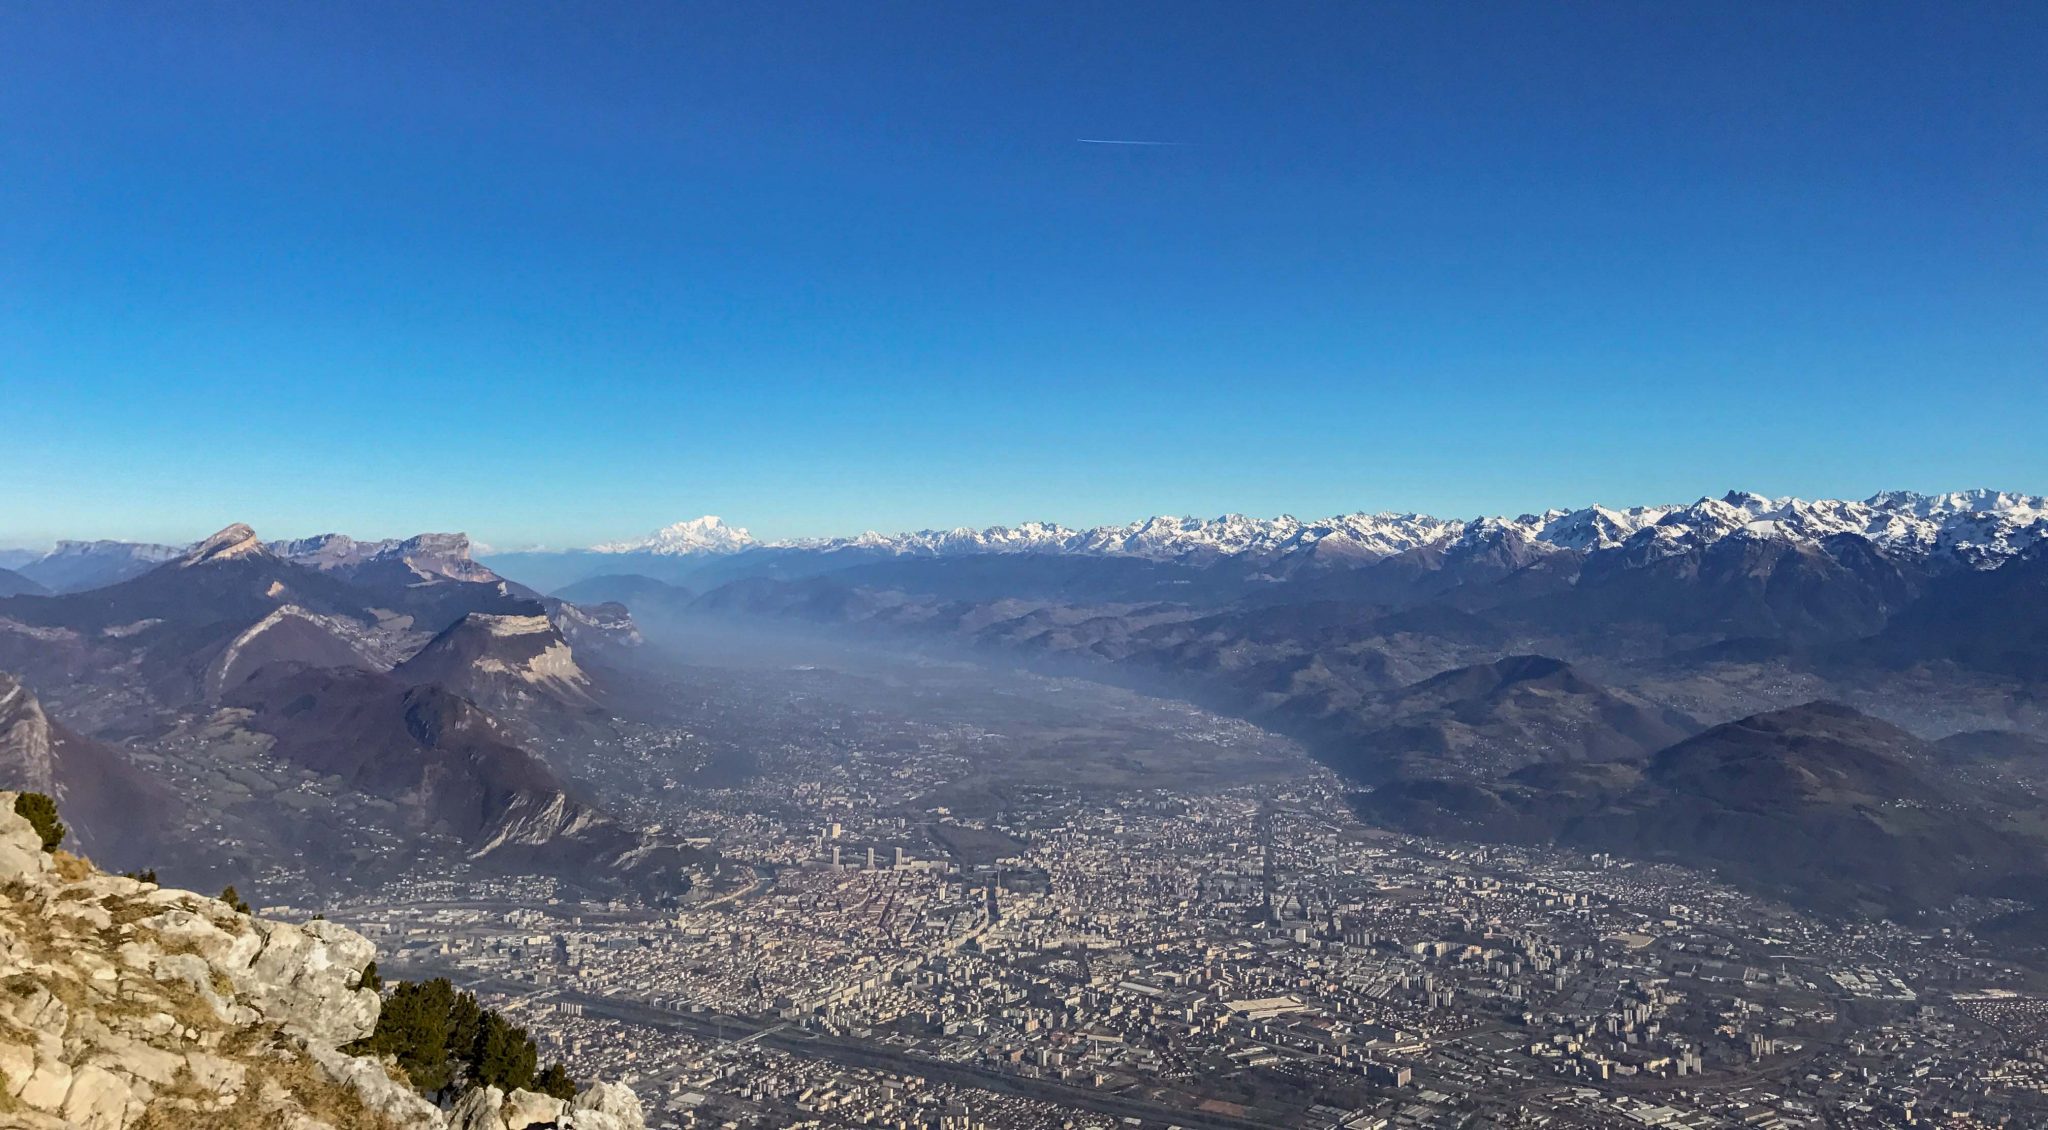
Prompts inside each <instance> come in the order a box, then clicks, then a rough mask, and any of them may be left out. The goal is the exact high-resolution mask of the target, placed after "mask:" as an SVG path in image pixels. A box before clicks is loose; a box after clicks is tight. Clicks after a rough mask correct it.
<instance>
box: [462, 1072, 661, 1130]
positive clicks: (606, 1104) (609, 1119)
mask: <svg viewBox="0 0 2048 1130" xmlns="http://www.w3.org/2000/svg"><path fill="white" fill-rule="evenodd" d="M646 1126H647V1118H646V1114H645V1113H644V1112H643V1111H642V1109H641V1107H640V1098H639V1096H637V1095H635V1094H634V1093H633V1092H632V1090H631V1088H628V1087H625V1086H623V1085H621V1084H618V1083H593V1084H591V1086H590V1087H589V1089H587V1090H585V1091H584V1092H583V1093H582V1094H579V1095H577V1096H576V1097H575V1098H573V1099H571V1100H569V1101H568V1102H563V1101H562V1100H561V1099H557V1098H552V1097H550V1096H547V1095H541V1094H536V1093H534V1092H532V1091H513V1092H512V1093H511V1094H509V1095H508V1094H506V1093H505V1092H503V1091H501V1090H499V1089H498V1088H496V1087H479V1088H477V1089H475V1090H473V1091H471V1092H469V1093H468V1094H466V1095H464V1096H462V1099H461V1100H460V1101H459V1102H457V1103H456V1104H455V1109H454V1110H452V1111H449V1112H448V1127H449V1130H646Z"/></svg>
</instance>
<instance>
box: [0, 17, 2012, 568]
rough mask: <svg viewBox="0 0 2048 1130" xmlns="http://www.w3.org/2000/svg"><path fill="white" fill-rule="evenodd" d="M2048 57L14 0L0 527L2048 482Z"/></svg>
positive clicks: (635, 521)
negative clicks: (1122, 143) (21, 0)
mask: <svg viewBox="0 0 2048 1130" xmlns="http://www.w3.org/2000/svg"><path fill="white" fill-rule="evenodd" d="M2044 58H2048V8H2044V7H2043V6H2042V5H2040V4H2037V3H2021V4H2009V5H2001V4H1995V3H1981V4H1963V5H1957V4H1941V5H1924V6H1920V5H1888V4H1875V5H1872V4H1841V5H1831V4H1802V5H1780V4H1768V5H1766V4H1756V5H1741V4H1724V3H1712V4H1699V5H1686V4H1677V3H1673V4H1641V3H1629V4H1614V5H1607V4H1598V3H1589V4H1573V5H1551V4H1528V5H1515V4H1506V3H1488V4H1477V5H1460V4H1453V3H1442V4H1436V3H1430V4H1423V3H1413V4H1395V5H1371V4H1328V5H1292V4H1279V5H1254V4H1237V5H1221V6H1210V5H1202V4H1186V3H1173V4H1163V5H1156V6H1154V5H1141V4H1135V3H1116V4H1107V5H1079V4H1075V5H1064V6H1060V5H1037V4H1025V5H982V4H969V5H961V4H931V5H912V4H841V3H832V4H820V5H802V4H773V5H771V4H759V3H744V4H716V3H707V4H670V3H659V4H647V5H638V4H597V3H593V4H577V5H559V4H546V5H521V4H490V5H482V4H478V5H470V6H455V5H445V4H431V3H429V4H403V5H389V6H386V5H378V4H369V3H347V4H342V3H336V4H325V5H321V4H289V5H270V4H254V3H249V4H238V5H227V6H211V5H205V4H181V5H175V6H166V5H156V6H145V7H136V6H133V5H119V6H99V5H95V4H90V3H76V4H49V5H30V4H17V5H7V6H4V7H0V121H4V122H5V123H6V125H5V128H0V404H5V406H6V409H7V413H6V421H5V424H4V430H0V480H4V483H5V489H6V504H5V505H4V506H0V544H5V543H9V542H13V543H30V542H37V541H42V540H45V539H49V538H54V537H58V536H120V537H142V538H154V539H163V540H183V539H188V538H192V537H196V536H198V535H200V534H203V533H205V532H207V531H208V530H211V529H212V528H215V527H217V526H220V525H222V524H224V523H226V522H228V521H231V520H243V521H248V522H251V523H253V524H255V525H256V526H257V528H258V529H259V530H260V531H263V532H265V533H266V534H271V535H276V536H285V535H298V534H305V533H311V532H317V531H323V530H329V529H340V530H347V531H350V532H355V533H358V534H362V535H366V536H368V535H385V534H398V533H407V532H412V531H415V530H421V529H466V530H468V531H470V532H471V533H473V534H475V535H477V536H479V537H482V538H484V539H487V540H489V541H491V542H494V543H498V544H501V545H517V544H526V543H535V542H541V543H548V544H555V545H565V544H585V543H589V542H591V541H596V540H601V539H605V538H610V537H617V536H624V535H629V534H634V533H639V532H642V531H645V530H647V529H650V528H653V527H655V526H658V525H662V524H665V523H667V522H670V521H674V520H677V519H680V518H686V517H691V516H694V515H697V514H700V513H717V514H721V515H723V516H725V517H726V518H727V519H728V520H729V521H733V522H736V523H740V524H744V525H747V526H750V527H751V528H753V530H754V531H755V532H756V533H757V534H762V535H766V536H781V535H791V534H835V533H852V532H858V531H859V530H862V529H866V528H878V529H884V530H893V529H900V528H914V527H923V526H941V525H943V526H950V525H956V524H970V525H981V524H987V523H994V522H1011V521H1018V520H1024V519H1030V518H1050V519H1057V520H1062V521H1065V522H1068V523H1070V524H1085V523H1094V522H1102V521H1114V520H1126V519H1129V518H1133V517H1137V516H1140V515H1143V514H1147V513H1153V512H1162V511H1163V512H1191V513H1201V514H1215V513H1220V512H1224V511H1242V512H1248V513H1256V514H1274V513H1281V512H1292V513H1296V514H1301V515H1312V514H1313V515H1320V514H1325V513H1331V512H1337V511H1345V510H1354V509H1383V508H1393V509H1418V510H1426V511H1432V512H1438V513H1445V514H1453V515H1462V514H1473V513H1495V512H1515V511H1521V510H1526V509H1537V508H1541V507H1542V506H1544V505H1546V504H1583V503H1587V502H1593V501H1602V502H1609V503H1615V504H1628V503H1639V502H1652V501H1669V500H1680V499H1691V498H1694V497H1698V496H1699V495H1701V494H1703V493H1715V494H1718V493H1719V492H1721V491H1723V490H1726V489H1728V488H1731V487H1741V488H1746V489H1754V490H1758V491H1762V492H1766V493H1801V494H1809V495H1819V494H1825V495H1859V496H1860V495H1862V494H1867V493H1869V492H1871V491H1873V490H1876V489H1879V488H1884V487H1904V488H1915V489H1952V488H1961V487H1971V486H1995V487H1999V488H2003V489H2008V490H2025V491H2033V492H2048V454H2044V449H2043V444H2042V438H2041V437H2042V424H2043V421H2044V420H2048V267H2044V264H2048V206H2044V204H2043V201H2048V66H2043V65H2042V62H2041V60H2042V59H2044ZM1084 137H1086V138H1105V137H1106V138H1131V139H1145V140H1166V141H1176V142H1182V143H1184V144H1182V145H1178V146H1159V147H1114V146H1097V145H1084V144H1079V143H1077V141H1076V140H1075V139H1077V138H1084Z"/></svg>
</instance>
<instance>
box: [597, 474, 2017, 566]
mask: <svg viewBox="0 0 2048 1130" xmlns="http://www.w3.org/2000/svg"><path fill="white" fill-rule="evenodd" d="M1836 534H1853V535H1856V536H1859V537H1862V538H1865V539H1868V540H1869V541H1871V542H1872V543H1874V544H1875V545H1877V546H1879V547H1880V548H1882V549H1884V550H1886V551H1887V552H1891V553H1895V554H1899V555H1902V556H1908V557H1914V558H1925V557H1947V558H1953V559H1955V560H1956V561H1958V562H1959V563H1962V564H1966V565H1970V566H1973V567H1982V566H1987V565H1994V564H1997V563H1998V562H2000V561H2003V560H2005V559H2006V558H2008V557H2011V556H2012V555H2014V554H2016V553H2019V552H2020V551H2022V550H2024V549H2026V548H2027V547H2028V546H2030V545H2033V544H2034V543H2036V542H2039V541H2043V540H2048V498H2044V497H2041V496H2037V495H2024V494H2012V493H2007V492H2002V491H1990V490H1972V491H1957V492H1952V493H1948V494H1917V493H1913V492H1910V491H1886V492H1883V493H1880V494H1876V495H1872V496H1871V497H1870V498H1867V499H1864V500H1863V501H1861V502H1855V501H1847V500H1842V499H1819V500H1811V501H1809V500H1806V499H1800V498H1767V497H1765V496H1763V495H1758V494H1750V493H1747V492H1742V491H1734V492H1730V493H1729V494H1727V495H1724V496H1722V497H1721V498H1702V499H1700V500H1699V501H1698V502H1694V503H1691V504H1690V505H1671V506H1637V507H1630V508H1627V509H1610V508H1608V507H1604V506H1590V507H1585V508H1583V509H1577V510H1565V509H1555V510H1547V511H1544V512H1543V513H1541V514H1524V515H1522V516H1520V517H1517V518H1499V517H1494V518H1475V519H1469V520H1462V519H1445V518H1435V517H1431V516H1429V515H1426V514H1395V513H1378V514H1364V513H1358V514H1342V515H1338V516H1335V517H1331V518H1322V519H1317V520H1313V521H1304V520H1302V519H1299V518H1295V517H1292V516H1289V515H1282V516H1280V517H1278V518H1248V517H1246V516H1244V515H1241V514H1225V515H1223V516H1222V517H1219V518H1179V517H1166V516H1160V517H1152V518H1145V519H1142V520H1140V521H1136V522H1131V523H1129V524H1126V525H1115V526H1097V527H1095V528H1093V529H1086V530H1076V529H1071V528H1069V527H1066V526H1062V525H1058V524H1056V523H1047V522H1027V523H1024V524H1021V525H1017V526H991V527H988V528H986V529H969V528H965V527H962V528H958V529H951V530H919V531H916V532H912V533H901V534H880V533H874V532H869V533H865V534H861V535H859V536H858V537H849V538H805V539H794V540H786V541H761V540H757V539H756V538H754V537H753V536H752V535H750V534H748V533H747V531H746V530H745V529H742V528H739V527H735V526H728V525H726V524H725V523H724V522H722V521H721V520H719V519H718V518H715V517H709V516H707V517H703V518H698V519H695V520H693V521H689V522H679V523H677V524H675V525H673V526H669V527H666V528H664V529H662V530H659V531H656V532H655V533H653V534H651V535H649V536H647V537H644V538H638V539H632V540H628V541H617V542H609V543H606V544H604V545H599V546H594V547H592V551H593V552H596V553H607V554H652V555H657V556H687V555H696V554H731V553H738V552H741V551H745V550H765V549H782V550H811V551H823V552H830V551H837V550H861V551H867V552H870V553H877V554H885V555H896V556H913V557H940V556H958V555H968V554H984V553H1048V554H1077V555H1086V556H1102V557H1111V556H1122V557H1140V558H1146V559H1150V560H1158V561H1183V562H1200V561H1206V560H1214V559H1218V558H1225V557H1240V556H1247V555H1248V556H1249V557H1250V558H1251V559H1253V560H1261V559H1268V558H1271V559H1279V558H1284V557H1289V556H1292V555H1296V554H1302V553H1310V554H1314V555H1317V556H1327V557H1329V558H1330V559H1332V560H1343V559H1353V560H1360V561H1368V560H1376V559H1378V558H1382V557H1389V556H1392V555H1394V554H1397V553H1402V552H1404V551H1407V550H1413V549H1421V548H1424V547H1428V546H1441V547H1443V548H1445V549H1447V550H1448V549H1453V548H1455V547H1457V546H1458V545H1460V544H1461V543H1462V544H1473V543H1476V542H1482V541H1483V542H1498V541H1502V540H1506V541H1509V542H1519V543H1526V544H1528V545H1529V546H1530V548H1532V549H1534V550H1535V551H1537V552H1541V551H1542V549H1543V548H1546V547H1548V548H1555V549H1565V550H1575V551H1580V552H1587V551H1592V550H1602V549H1615V548H1620V547H1624V546H1626V547H1628V548H1630V549H1631V550H1633V551H1635V552H1636V553H1637V554H1639V555H1640V556H1641V557H1642V558H1644V559H1646V560H1649V559H1655V558H1658V557H1663V556H1668V555H1670V554H1675V553H1680V552H1684V551H1685V550H1687V549H1689V548H1696V547H1700V546H1704V545H1709V544H1712V543H1714V542H1718V541H1720V540H1722V539H1724V538H1730V537H1752V538H1782V539H1786V540H1790V541H1796V542H1817V541H1820V540H1822V539H1824V538H1827V537H1830V536H1832V535H1836Z"/></svg>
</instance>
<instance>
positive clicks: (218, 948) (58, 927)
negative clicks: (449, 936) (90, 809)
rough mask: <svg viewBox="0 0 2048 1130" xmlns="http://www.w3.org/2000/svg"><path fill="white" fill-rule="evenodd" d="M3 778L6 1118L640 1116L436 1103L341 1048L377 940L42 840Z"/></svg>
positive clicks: (36, 1122) (604, 1127)
mask: <svg viewBox="0 0 2048 1130" xmlns="http://www.w3.org/2000/svg"><path fill="white" fill-rule="evenodd" d="M15 796H16V794H14V793H11V792H0V1127H20V1128H22V1130H173V1128H176V1130H255V1128H257V1127H263V1128H271V1127H278V1128H283V1130H447V1128H448V1127H450V1126H453V1127H456V1128H458V1130H499V1128H504V1130H530V1128H531V1130H537V1128H540V1127H556V1128H559V1130H640V1128H641V1127H642V1116H641V1111H640V1104H639V1102H638V1100H637V1099H636V1098H634V1096H633V1094H632V1092H631V1091H629V1090H626V1089H625V1088H623V1087H619V1086H616V1085H604V1084H599V1085H596V1086H593V1087H591V1088H590V1089H589V1090H587V1091H585V1092H584V1093H583V1094H581V1095H578V1096H577V1097H576V1098H575V1099H574V1100H571V1101H570V1102H568V1103H563V1102H561V1101H559V1100H555V1099H549V1098H546V1097H545V1096H541V1095H534V1094H530V1093H529V1092H525V1091H515V1092H513V1093H512V1094H511V1095H510V1096H507V1095H504V1094H501V1093H499V1092H497V1091H495V1090H479V1091H476V1092H473V1093H472V1094H470V1095H465V1096H464V1097H463V1098H462V1099H461V1100H460V1101H459V1102H458V1103H457V1104H456V1107H455V1109H454V1110H453V1111H452V1112H443V1111H442V1110H440V1109H439V1108H437V1107H435V1106H434V1105H433V1104H431V1103H429V1102H427V1101H426V1100H425V1099H423V1098H421V1097H420V1096H419V1095H417V1094H416V1093H414V1092H413V1091H412V1089H411V1088H410V1087H408V1086H407V1085H406V1084H405V1082H404V1080H403V1079H402V1077H401V1076H399V1074H398V1073H397V1071H396V1069H395V1068H393V1067H391V1066H388V1065H387V1064H385V1063H383V1062H380V1061H379V1060H377V1059H373V1058H368V1057H360V1056H353V1055H350V1054H348V1053H346V1052H344V1051H342V1050H341V1049H342V1048H343V1047H345V1046H346V1045H348V1044H350V1043H352V1042H353V1041H355V1040H358V1039H361V1038H362V1037H364V1036H367V1035H368V1034H369V1033H370V1032H371V1031H372V1030H373V1029H374V1028H375V1026H376V1022H377V1014H378V1009H379V999H378V995H377V993H376V992H374V991H372V990H370V989H366V988H363V987H361V980H362V972H363V968H364V966H365V965H366V964H368V963H369V961H370V960H371V959H372V958H373V957H374V956H375V950H374V948H373V947H372V946H371V945H370V943H369V942H368V941H367V940H366V939H364V938H363V937H362V936H361V935H359V934H357V933H355V932H354V931H352V930H349V929H347V928H345V927H343V926H339V925H336V924H334V923H331V922H324V921H314V922H309V923H306V924H304V925H292V924H290V923H284V922H271V921H267V920H264V919H261V918H255V917H251V916H249V915H246V914H240V913H237V912H235V911H234V910H232V909H230V908H229V907H228V906H227V904H225V903H223V902H220V901H219V900H217V899H211V898H207V897H205V896H203V895H197V894H194V893H192V892H190V891H179V890H172V889H169V888H163V887H158V886H157V885H155V884H153V883H143V882H138V881H136V880H133V879H127V878H123V877H121V876H116V875H108V874H104V873H102V872H99V871H97V870H95V869H93V867H92V866H91V865H90V864H88V863H87V862H85V861H84V860H82V859H78V858H76V857H73V856H70V855H67V854H65V853H62V852H58V853H55V854H50V853H46V852H44V851H43V850H42V849H41V844H40V841H39V839H38V837H37V835H36V833H35V831H34V830H33V829H32V828H31V827H30V826H29V823H28V821H26V820H24V819H23V818H22V817H20V816H18V815H16V814H15V812H14V801H15Z"/></svg>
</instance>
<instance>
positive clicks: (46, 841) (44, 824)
mask: <svg viewBox="0 0 2048 1130" xmlns="http://www.w3.org/2000/svg"><path fill="white" fill-rule="evenodd" d="M14 813H15V815H17V816H19V817H21V818H22V819H24V820H26V821H28V823H29V827H31V828H34V829H35V830H36V835H38V836H41V837H42V840H43V850H44V851H56V850H57V845H58V844H61V843H63V842H64V833H65V832H67V831H69V829H67V828H65V827H64V822H63V821H62V820H59V819H57V802H56V801H54V800H51V799H50V798H49V797H48V796H46V795H44V794H42V793H23V794H21V795H20V796H18V797H15V798H14Z"/></svg>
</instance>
